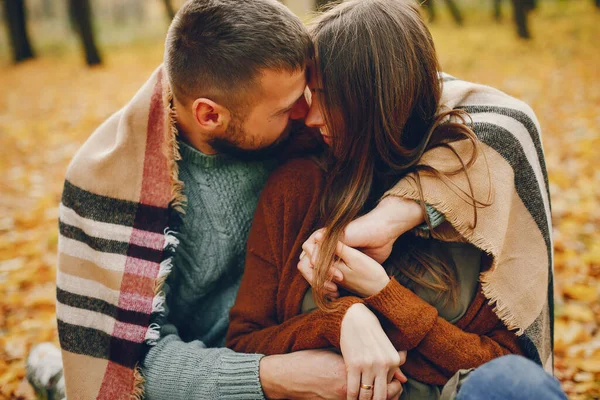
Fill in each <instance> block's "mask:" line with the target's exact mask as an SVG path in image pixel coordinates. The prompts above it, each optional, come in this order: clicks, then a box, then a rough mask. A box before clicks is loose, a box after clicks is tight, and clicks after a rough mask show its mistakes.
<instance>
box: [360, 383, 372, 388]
mask: <svg viewBox="0 0 600 400" xmlns="http://www.w3.org/2000/svg"><path fill="white" fill-rule="evenodd" d="M360 388H361V389H365V390H373V385H365V384H364V383H361V384H360Z"/></svg>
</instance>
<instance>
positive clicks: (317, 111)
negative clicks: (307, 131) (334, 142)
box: [304, 74, 331, 146]
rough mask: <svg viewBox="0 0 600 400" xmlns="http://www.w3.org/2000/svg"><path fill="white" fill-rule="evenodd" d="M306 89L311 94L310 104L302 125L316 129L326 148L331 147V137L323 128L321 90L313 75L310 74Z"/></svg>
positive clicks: (324, 127) (325, 128)
mask: <svg viewBox="0 0 600 400" xmlns="http://www.w3.org/2000/svg"><path fill="white" fill-rule="evenodd" d="M308 88H309V89H310V93H311V104H310V108H309V110H308V115H307V116H306V119H305V121H304V123H305V124H306V125H307V126H310V127H311V128H318V129H319V131H320V132H321V135H322V136H323V141H324V142H325V143H326V144H327V145H328V146H331V136H330V135H329V133H328V131H327V127H326V126H325V118H324V117H323V108H322V107H323V106H322V101H323V89H322V88H321V86H320V84H319V83H318V82H317V78H316V77H315V74H311V78H310V81H309V82H308Z"/></svg>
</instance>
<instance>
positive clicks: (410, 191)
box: [384, 177, 524, 336]
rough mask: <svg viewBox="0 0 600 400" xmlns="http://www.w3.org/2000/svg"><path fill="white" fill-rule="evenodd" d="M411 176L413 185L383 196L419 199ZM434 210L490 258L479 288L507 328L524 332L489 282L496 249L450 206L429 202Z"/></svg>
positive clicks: (518, 332)
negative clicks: (455, 214)
mask: <svg viewBox="0 0 600 400" xmlns="http://www.w3.org/2000/svg"><path fill="white" fill-rule="evenodd" d="M407 178H411V179H412V181H413V183H414V185H410V186H411V187H410V188H407V187H404V188H402V189H398V188H394V189H393V190H390V191H389V192H387V193H386V194H385V195H384V197H387V196H398V197H403V198H407V199H411V200H415V201H420V200H421V197H420V195H419V192H418V190H417V189H416V179H415V178H413V177H407ZM431 205H432V206H433V207H435V209H436V210H438V211H440V212H441V213H442V214H444V216H445V217H446V220H447V221H448V222H449V223H450V225H452V227H453V228H454V229H455V230H456V231H457V232H458V233H459V234H460V235H461V236H462V237H464V238H465V239H466V240H467V241H468V242H469V243H471V244H473V245H474V246H476V247H477V248H479V249H480V250H482V251H484V252H486V254H488V255H489V256H491V258H492V265H491V267H490V269H489V270H488V271H485V272H482V273H481V275H480V278H479V279H480V282H481V290H482V292H483V295H484V296H485V298H486V299H488V300H489V304H490V305H493V307H494V308H493V310H494V313H496V315H497V316H498V318H499V319H500V320H501V321H502V322H503V323H504V324H505V325H506V327H507V328H508V329H509V330H515V331H516V332H515V334H516V335H517V336H521V335H522V334H523V333H524V329H523V327H521V326H519V325H518V323H517V320H516V318H515V315H514V314H513V313H512V312H511V311H510V310H509V309H508V307H507V306H506V304H504V302H503V301H502V300H501V299H500V297H499V296H498V294H497V293H496V291H495V290H494V287H493V286H492V285H491V284H490V279H489V276H490V274H492V273H493V272H494V270H495V269H496V266H497V260H496V254H497V251H496V250H495V249H494V248H493V246H492V245H491V244H490V243H488V242H487V241H486V240H485V239H484V238H483V237H481V236H479V235H477V234H476V233H475V232H474V230H473V229H472V228H471V226H470V225H469V223H468V222H465V221H459V220H458V219H457V218H456V216H454V214H453V213H452V212H451V210H450V208H449V207H448V205H447V204H445V203H431Z"/></svg>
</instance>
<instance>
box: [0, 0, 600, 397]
mask: <svg viewBox="0 0 600 400" xmlns="http://www.w3.org/2000/svg"><path fill="white" fill-rule="evenodd" d="M440 17H441V18H439V20H438V21H437V22H436V24H435V25H433V26H432V32H433V35H434V38H435V41H436V46H437V49H438V53H439V54H440V59H441V64H442V67H443V69H444V70H445V71H446V72H448V73H450V74H452V75H455V76H457V77H460V78H463V79H467V80H472V81H477V82H480V83H485V84H489V85H492V86H495V87H497V88H499V89H500V90H503V91H505V92H507V93H509V94H511V95H513V96H515V97H518V98H521V99H523V100H524V101H526V102H527V103H528V104H530V105H531V106H532V108H533V109H534V111H535V112H536V114H537V116H538V118H539V120H540V123H541V125H542V131H543V143H544V147H545V152H546V159H547V167H548V171H549V176H550V182H551V195H552V203H553V218H554V227H555V229H554V240H555V270H556V271H555V284H556V291H555V300H556V330H555V337H556V343H555V350H556V373H557V376H558V377H559V378H560V379H561V381H562V384H563V387H564V389H565V390H566V391H567V392H568V394H569V397H570V398H572V399H592V398H594V397H596V398H597V397H599V396H600V331H599V329H598V326H599V322H600V301H599V300H600V287H599V285H600V231H599V229H600V172H598V171H597V168H598V167H600V72H599V71H600V40H598V38H600V14H599V13H598V11H597V10H595V9H594V8H593V7H592V2H591V1H585V2H584V1H569V2H559V3H554V2H550V3H548V4H547V2H540V7H539V10H538V11H536V12H535V13H534V14H533V16H532V20H531V28H532V33H533V35H534V40H533V41H531V42H529V43H524V42H520V41H518V40H517V39H516V38H515V34H514V29H513V28H512V27H511V26H509V23H510V21H508V19H509V18H507V21H506V22H505V23H504V24H502V25H497V24H495V23H493V22H492V20H491V16H490V15H487V14H485V15H479V14H477V15H475V14H473V15H471V14H469V13H467V14H466V15H465V17H466V23H465V27H464V28H462V29H461V28H457V27H455V26H454V24H453V23H452V22H451V21H450V20H449V19H444V16H443V15H440ZM104 53H105V58H106V65H105V66H103V67H101V68H96V69H87V68H86V67H85V66H83V65H82V62H81V60H80V55H79V54H73V55H67V56H63V57H60V58H58V57H53V56H52V55H44V57H43V58H41V59H39V60H35V61H32V62H28V63H25V64H23V65H20V66H16V67H13V66H8V65H7V61H6V60H4V62H3V63H1V64H0V87H1V88H2V90H1V91H0V176H1V177H2V183H1V191H0V193H1V196H0V399H3V398H19V397H20V398H24V399H33V394H32V392H31V389H30V388H29V387H28V385H27V384H26V382H25V381H24V365H25V357H26V355H27V353H28V351H29V349H30V348H31V346H32V345H34V344H36V343H39V342H43V341H54V342H57V333H56V322H55V317H54V303H55V287H54V274H55V264H56V247H57V214H58V211H57V210H58V203H59V201H60V193H61V189H62V182H63V176H64V172H65V169H66V166H67V164H68V162H69V160H70V158H71V157H72V156H73V154H74V152H75V151H76V150H77V148H78V147H79V146H80V145H81V143H83V141H84V140H85V139H86V138H87V136H88V135H89V134H90V133H91V132H92V131H93V130H94V128H95V127H96V126H97V125H98V124H100V123H101V122H102V121H103V120H104V119H105V118H106V117H108V116H109V115H110V114H111V113H112V112H114V111H116V110H117V109H118V108H120V107H121V106H122V105H123V104H125V103H126V102H127V101H128V100H129V99H130V98H131V96H132V95H133V94H134V93H135V92H136V90H137V89H138V88H139V86H140V85H141V84H142V83H143V82H144V81H145V80H146V78H147V77H148V76H149V75H150V73H151V72H152V71H153V70H154V68H155V67H156V66H157V65H158V64H159V63H160V61H161V58H162V43H159V42H157V43H155V44H152V45H145V46H142V45H136V46H132V47H121V48H115V49H111V48H107V47H105V48H104Z"/></svg>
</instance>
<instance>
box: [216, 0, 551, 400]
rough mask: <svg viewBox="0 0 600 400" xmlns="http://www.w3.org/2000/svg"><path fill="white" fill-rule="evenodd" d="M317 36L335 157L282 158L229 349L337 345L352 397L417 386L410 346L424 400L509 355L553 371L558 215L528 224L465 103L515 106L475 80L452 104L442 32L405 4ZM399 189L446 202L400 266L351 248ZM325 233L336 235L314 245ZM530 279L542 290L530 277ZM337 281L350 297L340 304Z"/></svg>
mask: <svg viewBox="0 0 600 400" xmlns="http://www.w3.org/2000/svg"><path fill="white" fill-rule="evenodd" d="M312 33H313V38H314V42H315V47H316V54H315V57H314V59H315V60H314V61H315V67H314V68H313V69H312V74H311V79H310V85H309V86H310V89H311V93H312V104H311V109H310V112H309V115H308V116H307V120H306V123H307V125H312V126H315V127H318V128H319V129H320V130H321V134H322V135H323V140H324V142H325V143H326V144H327V146H328V149H327V151H326V152H324V154H322V155H321V156H319V157H318V158H316V159H314V160H295V161H291V162H289V163H288V164H286V165H284V166H283V167H281V168H280V169H279V170H277V171H276V172H275V173H274V174H273V175H272V177H271V178H270V180H269V183H268V184H267V186H266V188H265V189H264V191H263V194H262V195H261V200H260V202H259V205H258V208H257V212H256V214H255V220H254V223H253V227H252V231H251V233H250V237H249V240H248V253H247V262H246V270H245V274H244V277H243V280H242V284H241V287H240V291H239V294H238V298H237V301H236V304H235V306H234V307H233V309H232V311H231V314H230V330H229V333H228V340H227V344H228V346H230V347H232V348H233V349H234V350H237V351H243V352H257V353H263V354H278V353H286V352H291V351H298V350H304V349H312V348H324V347H330V346H333V347H335V348H338V349H340V350H341V353H342V355H343V357H344V361H345V362H346V365H347V366H349V372H348V392H349V393H350V395H351V396H354V397H355V395H356V394H358V393H360V394H361V396H363V394H364V393H367V394H369V396H373V398H386V397H385V395H386V393H385V392H386V384H387V383H389V382H391V381H392V380H393V379H394V378H396V379H399V380H402V381H404V380H405V379H404V377H403V375H402V372H400V371H399V369H398V367H399V365H400V356H399V355H398V354H397V353H396V350H407V351H408V357H407V360H406V363H405V364H404V365H403V366H402V370H403V371H404V372H405V373H406V375H407V376H408V377H409V381H408V382H407V383H406V384H405V385H404V388H405V390H404V393H403V398H410V399H413V398H414V399H417V398H427V399H430V398H439V397H440V396H441V395H442V391H444V396H446V395H449V394H450V393H452V392H455V391H456V388H457V386H458V385H459V383H460V381H461V378H462V377H463V376H464V373H463V372H461V370H468V369H471V368H476V367H479V366H480V365H482V364H484V363H486V362H488V361H491V360H493V359H495V358H497V357H500V356H503V355H506V354H525V355H526V356H527V357H529V358H531V359H534V360H535V361H537V362H538V363H540V364H541V363H546V362H547V360H548V358H549V357H550V356H549V354H550V353H549V352H550V350H548V342H549V337H550V333H549V324H550V323H549V320H550V317H549V315H550V313H549V311H548V269H547V267H548V265H549V263H550V261H549V256H548V253H547V252H546V250H547V243H546V242H545V241H544V238H545V234H546V233H547V232H546V231H544V229H547V228H548V226H547V225H548V221H547V220H546V221H545V222H546V226H545V228H544V225H543V224H537V226H536V225H535V224H534V225H532V224H531V220H532V217H529V219H527V218H525V217H523V218H521V213H523V215H529V214H527V211H528V210H530V209H529V208H528V205H529V204H530V203H529V200H528V199H525V200H521V199H523V198H524V197H523V196H521V192H519V190H520V189H519V188H520V187H521V186H520V185H521V183H522V182H520V180H521V181H527V179H528V178H522V176H523V173H522V172H520V170H518V169H517V168H520V165H519V164H518V162H513V163H510V165H509V167H506V165H508V164H507V161H506V159H504V160H503V159H502V157H501V156H499V155H498V150H497V148H495V147H493V146H492V145H490V143H491V141H488V142H485V143H482V141H481V140H480V139H481V138H478V137H477V136H476V135H475V133H474V132H473V131H472V130H471V128H470V126H472V127H478V128H479V127H480V126H479V125H477V124H478V120H477V119H476V118H474V120H475V123H474V124H472V125H467V123H466V122H467V120H468V115H467V114H466V113H465V112H464V110H461V109H459V107H458V106H460V105H461V104H462V102H466V103H467V104H468V103H469V100H471V101H475V100H477V99H480V98H482V97H481V96H484V97H485V96H488V97H489V98H494V99H495V100H494V101H495V102H496V103H502V102H503V101H505V102H508V103H510V102H512V103H511V104H513V105H514V104H516V100H514V99H510V101H509V100H506V99H507V98H508V97H507V96H505V95H502V94H501V93H499V92H496V91H493V90H492V89H489V88H481V87H476V85H471V86H472V87H468V88H466V89H464V90H463V88H462V86H460V85H458V86H456V90H455V91H454V92H453V93H454V94H455V96H445V97H446V98H442V89H441V86H442V85H441V84H442V79H441V78H440V77H441V75H440V73H439V66H438V63H437V59H436V55H435V49H434V46H433V41H432V38H431V36H430V34H429V32H428V30H427V28H426V27H425V25H424V23H423V22H422V20H421V19H420V16H419V14H418V10H417V8H416V7H415V6H413V5H412V4H409V3H408V2H405V1H400V0H398V1H390V0H355V1H349V2H345V3H342V4H340V5H338V6H336V7H335V8H333V9H331V10H329V11H328V12H326V13H325V14H323V15H322V16H321V17H320V18H319V20H318V21H317V23H316V24H315V26H314V28H313V31H312ZM450 79H451V78H447V80H450ZM451 84H453V83H447V85H451ZM473 93H474V95H473ZM469 96H471V97H469ZM473 96H475V97H473ZM477 96H479V97H477ZM494 96H495V97H494ZM503 96H504V97H503ZM440 104H441V105H442V106H441V107H440ZM443 105H447V106H449V107H443ZM519 106H520V107H524V106H523V105H522V104H521V103H519ZM473 110H474V111H475V112H478V111H480V110H479V109H473ZM488 111H489V110H488ZM529 114H531V113H530V112H529ZM532 118H534V117H532ZM488 128H489V127H488ZM482 132H484V133H486V132H487V133H488V134H489V135H493V134H494V131H493V129H492V128H489V132H488V131H485V130H483V128H482ZM490 132H491V133H490ZM509 136H510V134H509ZM481 137H483V138H484V139H485V140H488V139H489V137H488V136H485V135H482V136H481ZM498 140H499V141H500V142H501V144H502V145H504V144H505V142H502V140H505V141H506V142H510V140H509V139H506V138H504V139H503V138H500V139H498ZM530 140H531V139H530ZM511 143H512V142H511ZM499 148H500V150H499V151H504V147H502V146H500V147H499ZM517 150H518V149H517ZM517 150H516V149H512V150H511V151H513V152H516V151H517ZM527 160H529V158H526V161H527ZM517 161H519V160H517ZM521 161H522V160H521ZM510 167H512V169H513V170H514V173H513V175H510V174H507V171H511V168H510ZM536 168H537V169H538V170H539V171H542V172H541V173H539V171H537V170H536V171H533V172H532V173H531V174H530V176H531V175H532V176H534V178H535V177H537V176H538V175H540V174H541V175H543V166H541V165H538V166H537V167H536ZM542 181H543V179H542ZM529 183H530V184H531V183H532V182H531V181H529ZM538 184H539V182H538ZM492 185H493V187H494V189H495V190H492ZM515 191H516V193H517V196H516V197H517V198H516V199H515V196H514V193H515ZM389 195H394V196H400V197H403V198H405V199H412V200H417V201H418V202H419V204H420V205H421V207H423V208H424V209H425V207H426V205H428V204H429V205H432V206H433V207H434V208H431V206H429V207H427V208H428V210H425V211H427V212H425V213H424V215H426V220H427V224H426V229H423V228H420V229H417V231H416V232H418V234H417V235H415V234H413V233H414V232H415V231H413V233H407V234H404V235H402V236H401V237H400V238H399V240H397V241H396V243H395V244H394V248H393V251H392V252H391V256H390V257H389V259H388V257H387V256H388V255H390V254H389V252H388V253H387V254H384V255H383V256H381V254H377V255H375V254H371V255H373V256H375V259H374V258H371V257H369V256H368V255H366V254H363V253H361V252H360V251H358V250H356V249H353V248H351V247H349V246H345V245H343V244H342V243H341V242H343V241H344V236H343V233H344V231H345V229H346V228H347V227H348V226H349V224H350V223H351V221H353V220H355V219H356V218H357V217H360V216H361V215H363V214H365V213H368V212H369V211H370V210H372V209H373V208H374V207H375V206H376V205H377V201H378V200H379V199H380V198H381V197H382V196H389ZM519 196H521V197H519ZM542 199H544V197H543V196H542ZM545 202H546V203H547V198H546V199H545ZM525 203H527V204H525ZM523 204H525V211H523ZM544 207H545V203H544V202H543V201H542V210H544ZM435 210H439V212H438V211H435ZM534 214H535V213H534ZM536 216H537V214H536ZM546 217H547V215H546ZM534 219H535V218H534ZM434 220H435V221H434ZM434 222H435V223H434ZM535 222H537V220H536V221H535ZM319 227H325V230H324V231H322V232H319V233H318V234H315V235H313V236H311V233H313V231H314V230H315V229H317V228H319ZM411 227H412V226H410V227H409V228H411ZM523 229H525V230H527V229H528V231H527V232H528V234H529V235H528V242H527V243H525V242H524V241H523V240H521V239H522V238H520V236H519V235H520V232H522V230H523ZM534 229H536V230H535V231H534ZM309 237H310V240H308V241H307V243H306V244H304V242H305V241H306V239H307V238H309ZM303 245H304V250H305V251H304V253H302V252H303V249H302V247H303ZM317 245H318V252H317V251H316V247H317ZM301 253H302V254H301ZM317 253H318V254H317ZM301 255H303V256H304V255H305V257H302V260H303V261H301V264H302V263H304V264H306V263H307V260H308V259H311V260H312V261H313V262H314V264H315V266H314V276H313V277H312V278H311V279H310V280H311V282H310V283H311V284H312V286H313V288H314V295H313V291H312V290H310V289H309V283H308V282H306V281H305V279H304V278H303V277H302V275H301V274H300V273H299V272H298V270H297V268H296V264H297V261H298V258H299V257H300V256H301ZM529 262H533V263H534V265H535V266H533V267H530V266H528V265H527V264H528V263H529ZM544 263H545V264H544ZM540 265H541V269H540V268H539V267H540ZM524 267H527V269H525V268H524ZM545 268H546V269H545ZM531 269H534V270H535V271H534V272H533V273H534V275H531V271H530V270H531ZM544 269H545V273H546V275H540V274H541V273H540V271H544ZM481 272H483V274H482V275H481V279H479V276H480V273H481ZM507 274H508V275H507ZM513 274H515V275H514V276H513ZM390 276H391V278H390ZM532 276H538V277H539V276H541V278H542V279H541V281H542V284H541V285H538V284H537V283H536V284H530V282H532V280H531V279H532V278H531V277H532ZM544 278H545V279H546V282H545V285H544V284H543V281H544ZM332 280H335V281H336V282H337V284H339V285H341V286H342V287H343V288H344V289H345V292H342V293H341V294H347V295H346V296H341V297H339V298H338V299H335V298H336V297H338V293H337V285H336V284H335V283H334V282H332ZM523 280H524V281H523ZM528 280H530V281H529V282H528ZM524 282H525V283H524ZM511 288H512V292H511ZM488 300H492V301H494V302H495V303H496V304H495V308H493V307H492V306H490V305H489V304H488ZM519 307H520V308H519ZM532 316H533V318H532ZM507 325H508V326H509V327H510V328H511V329H509V328H508V327H507ZM532 327H533V328H532ZM530 328H532V330H530V331H529V332H528V329H530ZM515 331H516V332H515ZM516 333H518V334H519V335H520V336H519V337H517V335H516ZM550 359H551V357H550ZM360 360H363V361H364V360H367V362H361V361H360ZM451 378H453V379H451ZM449 381H450V383H449ZM361 398H362V397H361ZM369 398H370V397H369Z"/></svg>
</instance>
